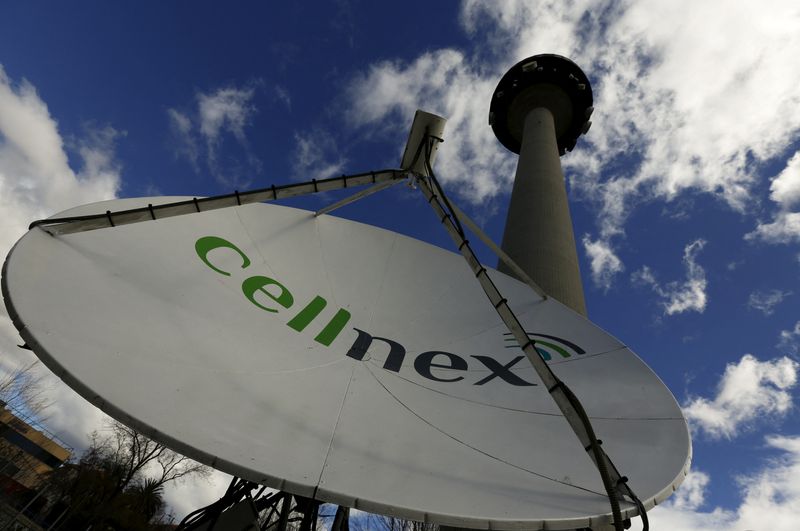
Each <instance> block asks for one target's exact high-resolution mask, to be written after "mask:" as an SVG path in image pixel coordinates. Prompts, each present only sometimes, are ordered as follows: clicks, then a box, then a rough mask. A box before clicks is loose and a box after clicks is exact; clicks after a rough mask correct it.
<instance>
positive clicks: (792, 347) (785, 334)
mask: <svg viewBox="0 0 800 531" xmlns="http://www.w3.org/2000/svg"><path fill="white" fill-rule="evenodd" d="M778 348H780V349H782V350H784V351H786V352H791V353H792V354H797V353H798V352H800V321H797V322H796V323H795V324H794V328H793V329H791V330H781V333H780V336H779V340H778Z"/></svg>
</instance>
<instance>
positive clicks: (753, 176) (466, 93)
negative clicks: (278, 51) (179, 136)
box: [347, 0, 800, 285]
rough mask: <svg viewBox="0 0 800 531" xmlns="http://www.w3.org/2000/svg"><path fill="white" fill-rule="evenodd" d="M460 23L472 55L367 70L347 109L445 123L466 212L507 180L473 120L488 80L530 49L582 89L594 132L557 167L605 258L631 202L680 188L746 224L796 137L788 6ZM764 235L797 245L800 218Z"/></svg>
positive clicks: (451, 175) (494, 13) (532, 5)
mask: <svg viewBox="0 0 800 531" xmlns="http://www.w3.org/2000/svg"><path fill="white" fill-rule="evenodd" d="M460 19H461V23H462V25H463V27H464V28H465V29H466V30H467V32H468V33H469V34H470V35H471V36H472V37H473V38H474V40H475V41H479V42H480V43H481V44H480V46H479V47H478V51H477V52H476V53H475V54H474V55H470V56H467V55H465V54H464V53H462V52H460V51H457V50H453V49H439V50H433V51H429V52H427V53H425V54H423V55H421V56H420V57H418V58H417V59H416V60H414V61H411V62H409V63H398V62H392V61H385V62H381V63H379V64H376V65H373V66H372V67H371V68H370V69H369V70H368V72H367V73H366V74H365V75H364V76H362V77H360V78H359V79H357V80H356V81H355V82H354V83H353V86H352V88H351V91H350V95H351V97H350V106H349V107H350V108H349V109H348V110H347V113H348V115H356V116H357V117H358V118H357V119H356V120H355V123H356V124H357V125H364V124H368V125H370V126H371V127H373V128H374V129H375V130H385V129H386V128H388V127H395V128H397V125H396V124H397V123H398V120H399V119H400V118H402V119H403V120H408V117H410V116H411V115H412V114H413V111H414V110H415V109H416V108H417V107H420V108H424V109H427V110H430V111H432V112H436V113H439V114H441V115H442V116H445V117H447V118H448V119H449V122H448V128H447V130H446V142H447V143H446V145H445V146H443V148H442V150H441V151H440V154H439V157H440V164H439V165H438V171H439V173H441V174H442V177H443V179H444V180H446V181H450V182H453V183H457V184H458V186H459V187H458V189H459V190H460V191H461V193H462V195H464V196H466V197H467V198H468V199H470V200H471V201H472V202H474V203H480V202H482V201H484V200H486V199H488V198H491V197H492V196H494V195H496V194H498V193H500V192H501V191H504V190H507V189H508V186H509V184H510V182H511V180H512V178H513V167H514V164H515V157H513V156H511V155H509V154H508V153H507V152H505V151H504V150H503V148H501V147H500V146H499V143H498V142H497V141H496V140H495V139H494V138H493V135H492V133H491V130H490V128H489V126H488V125H487V123H486V116H487V111H488V106H489V100H490V97H491V93H492V91H493V89H494V87H495V85H496V83H497V81H498V80H499V79H500V76H501V75H502V74H503V73H504V72H505V71H506V69H507V68H508V67H509V66H511V65H512V64H513V63H515V62H516V61H518V60H520V59H522V58H524V57H527V56H530V55H533V54H536V53H559V54H562V55H566V56H568V57H570V58H573V59H574V60H575V61H576V62H577V63H578V64H579V65H580V66H581V67H582V68H583V69H584V70H585V71H586V72H587V73H588V75H589V77H590V78H591V79H592V81H593V88H594V95H595V108H596V111H595V113H594V116H593V121H594V127H593V128H592V130H591V132H590V133H589V135H588V136H586V137H585V139H582V140H581V141H580V142H579V145H578V148H577V149H576V151H575V152H574V153H572V154H569V155H568V156H566V157H564V159H563V163H564V165H565V169H566V172H567V175H568V177H569V178H570V181H571V183H572V188H573V190H574V191H576V192H577V193H578V194H579V195H580V196H581V197H584V198H587V199H588V200H590V201H594V202H597V203H598V205H599V209H598V213H597V220H598V221H597V223H598V228H599V236H600V238H599V239H600V240H602V241H604V242H605V247H607V248H610V242H611V239H610V238H611V237H612V236H615V235H622V234H623V233H624V224H625V222H626V220H627V218H628V215H629V214H630V212H631V211H632V210H633V209H634V208H635V207H636V206H637V205H638V204H641V203H643V202H647V201H654V200H659V201H667V202H669V201H671V200H673V199H675V198H677V197H678V196H679V194H681V193H683V192H685V191H687V190H691V191H699V192H704V193H708V194H712V195H714V196H716V197H718V198H719V199H720V200H721V201H723V202H725V203H727V204H728V205H729V206H730V207H731V208H734V209H737V210H739V211H740V212H742V213H743V214H745V213H746V212H747V211H746V209H745V206H746V205H748V204H749V203H750V202H751V201H752V200H753V199H752V194H751V191H752V187H753V185H754V184H755V183H756V182H757V180H758V176H757V173H756V170H757V168H758V166H759V165H760V164H762V163H765V162H766V161H768V160H771V159H773V158H775V157H779V156H781V155H782V154H783V153H784V152H785V150H786V149H788V147H789V146H790V144H791V141H792V139H793V138H796V134H795V133H796V131H797V130H798V122H797V120H796V119H795V117H796V116H798V115H800V98H798V97H797V91H796V84H795V80H796V79H797V78H799V77H800V62H798V61H796V60H795V57H794V55H795V51H796V50H797V49H800V32H797V31H796V28H797V27H798V25H799V24H800V12H798V11H797V10H796V8H795V5H794V2H793V1H792V0H776V1H774V2H771V3H770V7H769V8H764V7H763V6H762V5H760V4H736V5H735V6H730V5H729V4H728V3H724V2H721V1H716V2H714V1H711V2H701V3H698V2H693V1H691V0H678V1H677V2H670V3H662V4H658V3H656V4H654V3H652V2H625V3H622V2H613V1H610V0H609V1H605V2H600V3H597V2H593V1H590V0H578V1H575V2H569V3H566V4H565V3H564V2H557V1H552V0H551V1H542V2H526V1H508V2H502V3H497V2H494V1H491V0H468V1H466V2H463V3H462V11H461V17H460ZM710 36H713V38H712V37H710ZM763 101H769V102H770V104H769V105H762V104H759V103H758V102H763ZM401 143H402V139H401V138H400V137H399V135H398V144H401ZM609 175H610V177H609ZM781 182H782V181H781ZM792 189H794V188H792ZM782 193H783V192H782ZM781 221H783V222H786V221H792V218H782V219H781ZM765 231H766V232H770V233H775V232H777V233H778V234H783V235H785V234H787V231H788V234H791V235H792V236H791V237H792V238H794V239H800V220H798V221H796V222H795V225H791V226H786V224H785V223H783V224H782V225H781V227H772V228H771V229H765ZM786 237H787V236H783V238H784V239H786ZM592 239H594V238H592ZM779 240H780V237H779V236H778V235H777V234H776V235H775V236H774V237H773V238H772V239H771V240H769V241H779ZM612 251H613V249H612ZM615 256H616V255H615ZM597 278H598V280H599V281H600V282H601V285H603V284H602V283H603V282H606V281H607V280H608V277H604V276H602V275H599V276H598V277H597Z"/></svg>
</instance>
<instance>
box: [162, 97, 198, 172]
mask: <svg viewBox="0 0 800 531" xmlns="http://www.w3.org/2000/svg"><path fill="white" fill-rule="evenodd" d="M167 117H168V119H169V127H170V130H171V131H172V136H173V138H174V141H175V144H176V148H175V156H176V157H184V158H186V160H188V161H189V162H190V163H191V165H192V168H194V170H195V172H197V171H198V170H199V167H198V165H197V159H198V157H199V156H200V148H199V146H198V145H197V139H196V137H195V134H194V131H193V127H192V120H191V119H190V118H189V117H188V116H187V115H186V114H184V113H182V112H180V111H178V110H176V109H167Z"/></svg>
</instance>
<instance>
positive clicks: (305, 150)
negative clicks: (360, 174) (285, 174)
mask: <svg viewBox="0 0 800 531" xmlns="http://www.w3.org/2000/svg"><path fill="white" fill-rule="evenodd" d="M294 141H295V148H294V152H293V153H292V161H291V162H292V177H293V178H294V179H297V180H300V181H310V180H311V179H326V178H329V177H334V176H336V175H339V174H341V173H343V170H344V166H345V164H346V163H347V159H346V158H344V157H343V156H342V155H341V154H340V152H339V148H338V146H337V143H336V139H335V138H334V137H333V136H332V135H331V134H329V133H328V132H326V131H325V130H323V129H314V130H312V131H311V132H310V133H306V134H299V133H295V135H294Z"/></svg>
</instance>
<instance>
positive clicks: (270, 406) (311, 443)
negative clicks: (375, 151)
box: [2, 184, 690, 529]
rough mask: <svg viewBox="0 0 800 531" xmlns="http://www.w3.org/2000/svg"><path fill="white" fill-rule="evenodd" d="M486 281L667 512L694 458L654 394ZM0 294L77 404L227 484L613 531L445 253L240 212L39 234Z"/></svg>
mask: <svg viewBox="0 0 800 531" xmlns="http://www.w3.org/2000/svg"><path fill="white" fill-rule="evenodd" d="M315 185H316V184H315ZM237 197H238V196H237ZM177 199H186V198H145V199H126V200H118V201H110V202H104V203H97V204H94V205H88V206H84V207H79V208H76V209H72V210H69V211H67V212H64V213H62V214H60V215H59V216H84V215H88V214H96V213H105V212H107V211H114V212H116V211H120V210H126V209H130V208H135V207H147V206H148V204H156V203H158V202H165V201H168V200H177ZM188 199H189V200H191V198H188ZM198 210H199V208H198ZM151 212H152V210H151ZM154 217H155V216H154ZM491 275H492V278H493V279H494V281H495V283H496V284H497V286H498V287H499V288H500V290H501V291H502V292H503V293H504V294H505V295H506V296H507V297H508V298H509V304H510V305H511V306H513V308H514V309H515V311H516V312H517V315H518V317H519V319H520V321H521V322H522V324H523V325H524V326H525V328H526V330H527V331H528V332H529V334H530V337H532V338H533V339H535V340H536V345H537V346H538V348H539V349H541V350H540V353H541V355H542V356H543V357H544V358H545V359H548V360H549V363H550V367H551V369H552V371H553V372H554V373H556V374H557V376H558V377H559V378H561V379H562V380H564V381H565V382H568V384H569V386H570V387H571V388H572V390H573V391H574V392H575V394H576V395H577V396H579V397H580V398H581V400H582V402H583V404H584V406H585V408H586V410H587V412H588V415H589V417H590V418H591V422H592V424H593V425H594V427H595V430H596V431H597V433H598V434H599V436H601V437H602V439H603V448H604V449H605V450H606V452H607V453H608V455H610V456H613V459H614V463H615V464H616V465H617V467H618V469H619V470H621V471H623V472H624V473H625V474H626V475H627V476H628V477H630V478H631V481H632V482H635V489H636V492H637V494H638V496H639V498H640V499H641V500H642V502H643V503H644V505H645V507H652V506H653V505H654V504H656V503H658V502H659V501H661V500H663V499H665V498H666V497H667V496H669V495H670V494H671V493H672V491H673V490H674V489H675V488H676V486H677V485H678V484H679V483H680V482H681V481H682V479H683V477H684V476H685V474H686V472H687V471H688V466H689V459H690V442H689V434H688V430H687V426H686V422H685V420H684V418H683V416H682V414H681V411H680V408H679V407H678V404H677V403H676V402H675V399H674V398H673V396H672V395H671V394H670V392H669V391H668V390H667V388H666V387H665V386H664V384H663V383H662V382H661V381H660V380H659V379H658V377H657V376H656V375H655V374H653V372H652V371H651V370H650V369H649V368H648V367H647V366H646V365H645V364H644V363H643V362H642V361H641V360H640V359H639V358H638V357H637V356H636V355H635V354H633V353H632V352H631V351H630V350H629V349H628V348H627V347H626V346H625V345H623V344H622V343H620V342H619V341H618V340H616V339H615V338H613V337H611V336H610V335H609V334H607V333H606V332H604V331H603V330H601V329H600V328H598V327H597V326H595V325H593V324H592V323H591V322H589V321H588V320H586V319H585V318H583V317H581V316H580V315H578V314H576V313H574V312H573V311H571V310H569V309H568V308H566V307H565V306H563V305H562V304H560V303H559V302H557V301H555V300H554V299H552V298H548V299H543V298H541V297H539V296H538V295H536V294H535V293H533V292H532V291H531V290H530V289H528V288H527V286H526V285H525V284H523V283H521V282H519V281H517V280H515V279H513V278H511V277H509V276H506V275H503V274H501V273H498V272H495V271H491ZM2 288H3V295H4V298H5V303H6V306H7V308H8V310H9V313H10V315H11V317H12V319H13V321H14V324H15V325H16V327H17V328H18V330H19V331H20V334H21V335H22V337H23V338H24V339H25V341H26V342H27V344H28V345H30V346H31V347H32V348H33V349H34V351H35V352H36V353H37V355H38V356H39V357H40V358H42V360H43V361H44V362H45V363H46V364H47V365H48V366H49V367H50V368H51V369H52V370H53V371H54V372H55V373H56V374H57V375H59V376H60V377H61V378H62V379H63V380H64V381H65V382H67V383H68V384H69V385H70V386H71V387H73V388H74V389H75V390H77V391H78V392H79V393H80V394H82V395H83V396H84V397H85V398H86V399H88V400H89V401H91V402H92V403H93V404H95V405H96V406H98V407H99V408H101V409H102V410H104V411H106V412H107V413H109V414H110V415H112V416H113V417H115V418H117V419H119V420H121V421H122V422H125V423H127V424H130V425H132V426H135V427H137V428H138V429H140V430H141V431H142V432H144V433H145V434H147V435H148V436H150V437H152V438H154V439H155V440H158V441H161V442H163V443H165V444H167V445H169V446H171V447H173V448H175V449H176V450H178V451H180V452H183V453H185V454H186V455H188V456H190V457H193V458H195V459H197V460H199V461H201V462H204V463H206V464H209V465H211V466H213V467H215V468H218V469H220V470H223V471H225V472H228V473H230V474H233V475H236V476H239V477H242V478H245V479H249V480H252V481H254V482H257V483H261V484H264V485H267V486H271V487H275V488H279V489H282V490H284V491H287V492H290V493H294V494H297V495H302V496H306V497H313V498H314V499H318V500H323V501H327V502H333V503H337V504H340V505H346V506H349V507H355V508H358V509H363V510H367V511H372V512H378V513H384V514H391V515H396V516H400V517H405V518H411V519H415V520H421V521H435V522H438V523H442V524H448V525H457V526H465V527H482V528H491V529H523V528H524V529H541V528H545V527H546V528H547V529H566V528H577V527H585V526H590V525H596V524H598V523H606V522H608V521H609V509H608V498H607V496H606V493H605V491H604V488H603V485H602V482H601V480H600V478H599V476H598V473H597V469H596V467H595V465H594V463H593V462H592V461H591V459H590V458H589V456H588V455H587V454H586V452H585V451H584V448H581V445H580V444H579V442H578V440H577V438H576V437H575V434H574V433H573V431H572V430H571V428H570V426H569V425H568V423H567V422H565V419H564V418H563V416H562V413H561V411H560V410H559V409H558V408H557V407H556V405H555V404H554V402H553V400H552V399H551V397H550V396H549V394H548V392H547V390H546V389H545V388H544V386H543V385H541V383H540V381H539V380H538V378H537V375H536V373H535V372H534V371H533V369H532V368H531V366H530V364H529V363H528V362H527V361H526V360H525V359H524V357H523V355H522V352H521V351H520V350H519V348H518V347H517V344H516V343H515V342H513V340H512V341H509V336H508V335H507V329H506V328H505V326H504V324H503V322H502V321H501V320H500V318H499V317H498V315H497V313H496V312H495V310H494V308H492V306H491V305H490V304H488V303H487V301H486V298H485V295H484V294H483V292H482V291H481V288H480V286H479V285H478V284H477V283H476V282H475V279H474V275H473V273H472V271H471V270H470V269H469V268H468V267H467V266H466V265H465V263H464V261H463V260H462V258H461V257H460V256H458V255H456V254H454V253H451V252H448V251H444V250H442V249H439V248H437V247H434V246H431V245H429V244H426V243H423V242H420V241H417V240H414V239H411V238H408V237H405V236H402V235H399V234H396V233H393V232H389V231H386V230H382V229H378V228H375V227H371V226H368V225H363V224H360V223H356V222H352V221H346V220H343V219H340V218H336V217H332V216H319V217H315V216H314V215H313V213H311V212H307V211H303V210H297V209H291V208H286V207H281V206H276V205H264V204H251V205H244V206H237V207H232V208H225V209H220V210H213V211H207V212H200V213H195V214H192V215H187V216H176V217H170V218H167V219H159V220H155V221H146V222H142V223H133V224H129V225H124V226H116V227H110V228H104V229H102V230H90V231H85V232H75V233H72V234H65V233H64V234H60V235H58V236H55V237H54V236H51V235H50V234H49V233H48V232H46V231H45V230H43V229H42V228H39V227H37V228H33V229H32V230H30V231H29V232H28V233H27V234H26V235H25V236H24V237H23V238H22V239H21V240H20V241H19V242H18V243H17V245H16V246H15V247H14V249H13V250H12V251H11V253H10V254H9V256H8V258H7V260H6V263H5V265H4V269H3V278H2ZM622 512H623V514H624V515H628V516H630V515H633V514H636V508H635V506H633V505H632V504H626V503H623V504H622Z"/></svg>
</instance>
